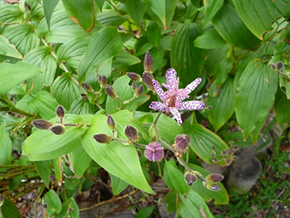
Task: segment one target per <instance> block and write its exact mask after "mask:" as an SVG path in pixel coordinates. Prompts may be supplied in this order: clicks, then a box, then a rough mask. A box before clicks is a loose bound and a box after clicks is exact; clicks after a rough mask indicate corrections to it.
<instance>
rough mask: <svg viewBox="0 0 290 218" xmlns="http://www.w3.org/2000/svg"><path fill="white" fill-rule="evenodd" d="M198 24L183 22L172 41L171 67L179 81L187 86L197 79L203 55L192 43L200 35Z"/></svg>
mask: <svg viewBox="0 0 290 218" xmlns="http://www.w3.org/2000/svg"><path fill="white" fill-rule="evenodd" d="M201 33H202V32H201V28H200V25H199V24H198V23H192V22H190V21H185V23H183V24H180V25H179V26H178V27H177V29H176V32H175V33H174V36H173V39H172V49H171V66H172V67H173V68H174V69H175V70H176V71H177V73H178V76H179V78H180V81H181V82H183V83H184V84H187V83H188V81H192V80H193V79H195V78H197V77H198V76H199V75H200V73H201V70H202V66H203V63H204V59H205V57H204V54H203V52H202V50H201V49H199V48H196V47H195V46H194V44H193V41H194V40H195V39H196V37H198V36H199V35H201Z"/></svg>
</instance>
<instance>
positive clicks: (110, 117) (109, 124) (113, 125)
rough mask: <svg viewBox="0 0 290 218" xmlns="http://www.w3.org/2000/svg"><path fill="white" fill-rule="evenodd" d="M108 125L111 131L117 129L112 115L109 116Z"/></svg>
mask: <svg viewBox="0 0 290 218" xmlns="http://www.w3.org/2000/svg"><path fill="white" fill-rule="evenodd" d="M107 125H108V127H109V128H110V129H111V130H114V129H115V121H114V119H113V117H112V116H111V115H108V118H107Z"/></svg>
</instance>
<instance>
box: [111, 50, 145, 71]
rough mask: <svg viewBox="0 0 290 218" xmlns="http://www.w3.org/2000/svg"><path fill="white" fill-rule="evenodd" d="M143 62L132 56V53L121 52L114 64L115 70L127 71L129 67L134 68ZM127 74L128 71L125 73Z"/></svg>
mask: <svg viewBox="0 0 290 218" xmlns="http://www.w3.org/2000/svg"><path fill="white" fill-rule="evenodd" d="M140 62H141V60H140V59H139V58H137V57H136V56H134V55H131V54H130V53H127V52H125V51H123V50H121V52H120V54H119V55H118V56H117V57H116V59H115V61H114V63H113V68H117V69H120V70H121V69H125V68H127V67H129V66H132V65H134V64H138V63H140ZM124 72H126V71H124Z"/></svg>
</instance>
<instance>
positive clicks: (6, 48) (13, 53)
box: [0, 36, 23, 59]
mask: <svg viewBox="0 0 290 218" xmlns="http://www.w3.org/2000/svg"><path fill="white" fill-rule="evenodd" d="M0 47H1V50H0V55H4V56H9V57H13V58H18V59H22V58H23V57H22V55H21V54H20V53H19V51H17V49H16V48H15V45H13V44H11V43H10V42H9V41H8V39H6V38H5V37H3V36H0Z"/></svg>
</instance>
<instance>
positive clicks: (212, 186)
mask: <svg viewBox="0 0 290 218" xmlns="http://www.w3.org/2000/svg"><path fill="white" fill-rule="evenodd" d="M206 188H207V189H209V190H211V191H220V190H222V189H221V187H219V186H218V185H217V184H206Z"/></svg>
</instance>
